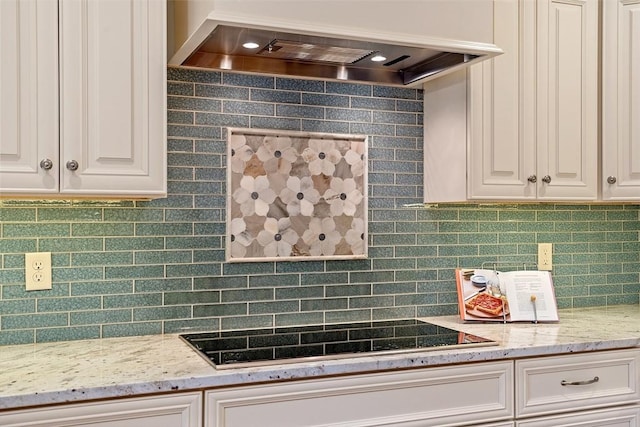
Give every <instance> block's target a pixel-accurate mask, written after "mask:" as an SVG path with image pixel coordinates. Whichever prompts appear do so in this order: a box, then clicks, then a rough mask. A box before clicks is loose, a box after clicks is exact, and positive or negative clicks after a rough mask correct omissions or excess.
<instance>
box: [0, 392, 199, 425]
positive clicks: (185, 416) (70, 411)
mask: <svg viewBox="0 0 640 427" xmlns="http://www.w3.org/2000/svg"><path fill="white" fill-rule="evenodd" d="M201 413H202V394H201V393H199V392H197V393H180V394H172V395H163V396H151V397H143V398H132V399H122V400H107V401H99V402H91V403H72V404H66V405H60V406H50V407H42V408H32V409H21V410H16V411H9V412H0V426H2V427H26V426H29V427H70V426H73V427H200V426H201V425H202V415H201Z"/></svg>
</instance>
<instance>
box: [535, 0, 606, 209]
mask: <svg viewBox="0 0 640 427" xmlns="http://www.w3.org/2000/svg"><path fill="white" fill-rule="evenodd" d="M537 8H538V10H537V22H538V25H537V37H536V39H537V72H536V85H537V88H538V90H537V94H536V95H537V116H536V122H537V157H536V158H537V161H538V165H537V168H536V175H537V178H538V180H537V187H538V191H537V193H538V199H543V200H546V199H560V200H595V199H596V198H597V196H598V29H599V28H598V25H599V23H598V1H597V0H572V1H559V0H538V1H537Z"/></svg>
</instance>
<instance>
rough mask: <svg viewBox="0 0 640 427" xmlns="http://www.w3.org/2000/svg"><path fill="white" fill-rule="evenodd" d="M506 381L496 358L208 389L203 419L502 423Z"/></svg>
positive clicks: (227, 422) (264, 426)
mask: <svg viewBox="0 0 640 427" xmlns="http://www.w3.org/2000/svg"><path fill="white" fill-rule="evenodd" d="M512 384H513V362H510V361H502V362H490V363H489V362H487V363H477V364H469V365H462V366H452V367H441V368H435V367H434V368H426V369H418V370H410V371H403V372H387V373H374V374H367V375H358V376H349V377H341V378H324V379H316V380H305V381H299V382H290V383H279V384H266V385H257V386H249V387H237V388H230V389H226V390H211V391H208V392H206V393H205V402H206V403H205V408H206V409H205V422H206V424H205V425H206V427H248V426H260V427H312V426H313V427H319V426H323V427H328V426H341V427H346V426H353V427H355V426H441V427H442V426H463V425H474V426H478V425H482V426H484V425H485V424H486V425H487V426H510V425H512V419H513V387H512ZM497 420H503V421H501V422H499V423H492V422H493V421H497Z"/></svg>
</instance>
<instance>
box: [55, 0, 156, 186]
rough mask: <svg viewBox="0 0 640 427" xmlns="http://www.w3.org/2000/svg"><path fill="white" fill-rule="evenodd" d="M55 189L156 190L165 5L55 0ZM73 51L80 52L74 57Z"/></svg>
mask: <svg viewBox="0 0 640 427" xmlns="http://www.w3.org/2000/svg"><path fill="white" fill-rule="evenodd" d="M60 11H61V77H62V86H61V93H62V98H61V114H62V121H61V123H62V132H61V139H62V142H63V146H62V160H63V162H64V163H65V165H66V164H67V162H69V161H76V162H77V164H78V168H77V170H75V171H72V170H69V169H68V168H66V167H65V168H64V169H63V183H62V192H63V193H83V192H87V191H90V192H92V193H94V194H105V195H109V194H110V193H118V194H127V193H136V194H150V195H153V194H162V193H166V188H165V183H164V181H165V179H164V176H165V171H164V170H165V169H166V160H165V151H166V142H165V141H166V131H165V126H164V125H163V123H164V114H166V113H165V105H166V103H165V96H164V93H165V91H164V90H162V88H163V87H164V85H165V84H166V83H165V77H166V66H165V54H166V53H165V51H164V49H159V48H158V46H157V45H158V43H160V44H162V46H164V44H163V43H164V41H163V38H164V34H165V30H164V29H163V28H162V27H163V26H164V23H165V22H166V17H165V14H166V10H165V5H164V3H163V2H158V1H154V0H144V1H143V0H137V1H131V0H111V1H108V2H105V1H99V0H74V1H66V0H63V1H62V2H61V3H60ZM79 53H80V54H79Z"/></svg>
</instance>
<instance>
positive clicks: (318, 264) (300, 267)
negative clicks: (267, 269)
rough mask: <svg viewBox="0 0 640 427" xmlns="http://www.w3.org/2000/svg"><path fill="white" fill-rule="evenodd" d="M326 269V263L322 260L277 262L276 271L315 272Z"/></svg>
mask: <svg viewBox="0 0 640 427" xmlns="http://www.w3.org/2000/svg"><path fill="white" fill-rule="evenodd" d="M324 269H325V263H324V262H322V261H305V262H278V263H276V273H314V272H319V271H324Z"/></svg>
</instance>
